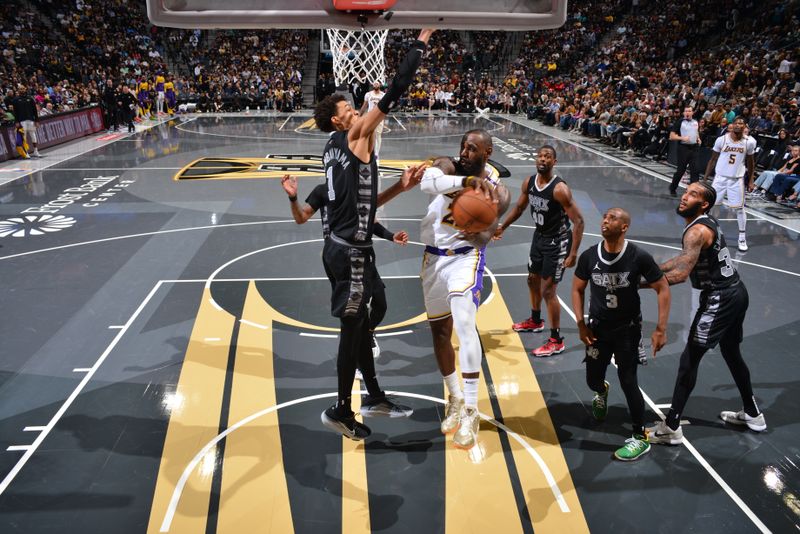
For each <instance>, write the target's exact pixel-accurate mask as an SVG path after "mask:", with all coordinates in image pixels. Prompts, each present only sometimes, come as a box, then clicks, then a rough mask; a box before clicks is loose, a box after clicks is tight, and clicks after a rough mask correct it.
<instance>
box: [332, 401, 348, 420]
mask: <svg viewBox="0 0 800 534" xmlns="http://www.w3.org/2000/svg"><path fill="white" fill-rule="evenodd" d="M333 412H334V413H335V414H336V415H338V416H339V417H349V416H351V415H352V414H353V410H352V409H350V397H347V398H346V399H339V400H337V401H336V404H335V405H334V409H333Z"/></svg>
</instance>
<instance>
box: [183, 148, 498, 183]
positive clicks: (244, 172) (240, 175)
mask: <svg viewBox="0 0 800 534" xmlns="http://www.w3.org/2000/svg"><path fill="white" fill-rule="evenodd" d="M420 163H421V161H418V160H405V159H381V160H380V165H378V172H379V173H380V176H381V177H382V178H397V177H399V176H400V175H401V174H403V171H404V170H405V169H406V168H407V167H409V166H410V165H419V164H420ZM489 166H490V167H492V168H494V169H495V170H496V171H497V174H498V176H500V177H501V178H507V177H509V176H511V173H510V172H509V170H508V169H507V168H505V167H504V166H503V165H500V164H499V163H496V162H494V161H491V160H490V161H489ZM284 174H294V175H295V176H299V177H303V176H314V177H320V178H321V177H323V176H325V165H324V162H323V159H322V156H311V155H308V154H271V155H268V156H267V157H266V158H234V157H231V158H225V157H213V158H200V159H198V160H195V161H193V162H191V163H190V164H189V165H187V166H186V167H184V168H183V169H181V170H180V171H178V173H177V174H176V175H175V178H174V179H175V180H233V179H245V178H282V177H283V175H284Z"/></svg>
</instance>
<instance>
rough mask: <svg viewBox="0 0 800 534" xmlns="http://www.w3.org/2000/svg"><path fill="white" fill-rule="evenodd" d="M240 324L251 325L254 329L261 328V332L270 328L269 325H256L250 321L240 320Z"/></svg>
mask: <svg viewBox="0 0 800 534" xmlns="http://www.w3.org/2000/svg"><path fill="white" fill-rule="evenodd" d="M239 322H240V323H242V324H246V325H250V326H252V327H254V328H260V329H261V330H268V329H269V327H268V326H267V325H263V324H258V323H254V322H253V321H248V320H247V319H239Z"/></svg>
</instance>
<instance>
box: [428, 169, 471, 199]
mask: <svg viewBox="0 0 800 534" xmlns="http://www.w3.org/2000/svg"><path fill="white" fill-rule="evenodd" d="M463 180H464V177H463V176H449V175H447V174H445V173H444V172H442V169H439V168H437V167H428V168H427V169H425V174H423V175H422V182H420V184H419V188H420V189H422V190H423V191H424V192H426V193H428V194H429V195H439V194H446V193H452V192H453V191H458V190H459V189H461V188H462V186H461V183H462V181H463Z"/></svg>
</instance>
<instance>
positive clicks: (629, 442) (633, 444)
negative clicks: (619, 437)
mask: <svg viewBox="0 0 800 534" xmlns="http://www.w3.org/2000/svg"><path fill="white" fill-rule="evenodd" d="M641 441H642V440H640V439H637V438H628V439H626V440H625V443H626V445H625V448H626V449H627V450H628V451H629V452H636V449H638V448H639V445H640V443H641Z"/></svg>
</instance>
